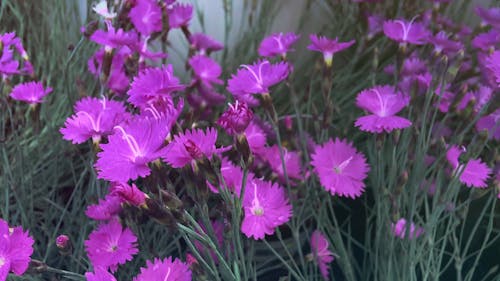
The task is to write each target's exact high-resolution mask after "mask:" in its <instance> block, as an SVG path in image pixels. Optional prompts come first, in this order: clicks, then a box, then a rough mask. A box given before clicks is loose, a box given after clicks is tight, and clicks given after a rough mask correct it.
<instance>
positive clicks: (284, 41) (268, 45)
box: [258, 32, 300, 57]
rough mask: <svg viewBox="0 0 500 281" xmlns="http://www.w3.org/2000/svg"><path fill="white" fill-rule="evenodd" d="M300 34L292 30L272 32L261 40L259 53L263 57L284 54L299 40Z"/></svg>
mask: <svg viewBox="0 0 500 281" xmlns="http://www.w3.org/2000/svg"><path fill="white" fill-rule="evenodd" d="M299 38H300V35H297V34H295V33H293V32H289V33H285V34H283V33H282V32H280V33H274V34H272V35H270V36H268V37H266V38H264V40H262V42H261V43H260V46H259V50H258V52H259V55H260V56H263V57H274V56H282V57H284V56H286V53H288V52H289V51H291V49H290V48H291V46H292V45H293V44H294V43H295V42H297V40H299Z"/></svg>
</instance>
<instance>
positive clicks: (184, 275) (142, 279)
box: [134, 257, 191, 281]
mask: <svg viewBox="0 0 500 281" xmlns="http://www.w3.org/2000/svg"><path fill="white" fill-rule="evenodd" d="M134 281H191V270H190V269H189V267H188V265H187V264H185V263H183V262H181V261H180V260H178V259H174V260H173V261H172V257H168V258H166V259H164V260H160V259H155V260H154V262H151V261H146V267H141V273H139V275H137V276H136V277H135V278H134Z"/></svg>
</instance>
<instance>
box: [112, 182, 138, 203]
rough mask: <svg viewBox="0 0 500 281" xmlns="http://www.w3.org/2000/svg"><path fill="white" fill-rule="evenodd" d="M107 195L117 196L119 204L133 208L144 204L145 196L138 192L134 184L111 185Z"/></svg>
mask: <svg viewBox="0 0 500 281" xmlns="http://www.w3.org/2000/svg"><path fill="white" fill-rule="evenodd" d="M109 194H110V195H114V196H118V197H119V198H120V200H121V202H126V203H128V204H131V205H134V206H140V205H143V204H145V203H146V194H144V192H142V191H141V190H139V188H137V186H136V185H135V184H132V185H129V184H127V183H112V184H111V189H110V191H109Z"/></svg>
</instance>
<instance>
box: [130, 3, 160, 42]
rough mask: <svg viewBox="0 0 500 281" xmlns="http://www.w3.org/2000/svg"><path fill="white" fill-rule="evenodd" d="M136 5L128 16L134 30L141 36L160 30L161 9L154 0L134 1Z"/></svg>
mask: <svg viewBox="0 0 500 281" xmlns="http://www.w3.org/2000/svg"><path fill="white" fill-rule="evenodd" d="M135 2H136V5H135V6H134V7H133V8H132V9H130V12H129V14H128V16H129V18H130V20H131V21H132V23H133V24H134V26H135V28H136V29H137V30H138V31H139V32H140V33H142V34H143V35H146V36H148V35H150V34H151V33H153V32H155V31H161V30H162V14H161V8H160V6H158V4H157V2H158V1H154V0H141V1H135Z"/></svg>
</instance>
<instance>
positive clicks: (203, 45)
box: [189, 33, 224, 54]
mask: <svg viewBox="0 0 500 281" xmlns="http://www.w3.org/2000/svg"><path fill="white" fill-rule="evenodd" d="M189 43H190V44H191V47H192V48H193V49H195V50H198V51H199V52H200V53H201V54H208V53H210V52H215V51H220V50H222V49H224V45H222V43H220V42H218V41H216V40H214V39H212V38H211V37H209V36H208V35H206V34H203V33H194V34H191V36H190V37H189Z"/></svg>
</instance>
